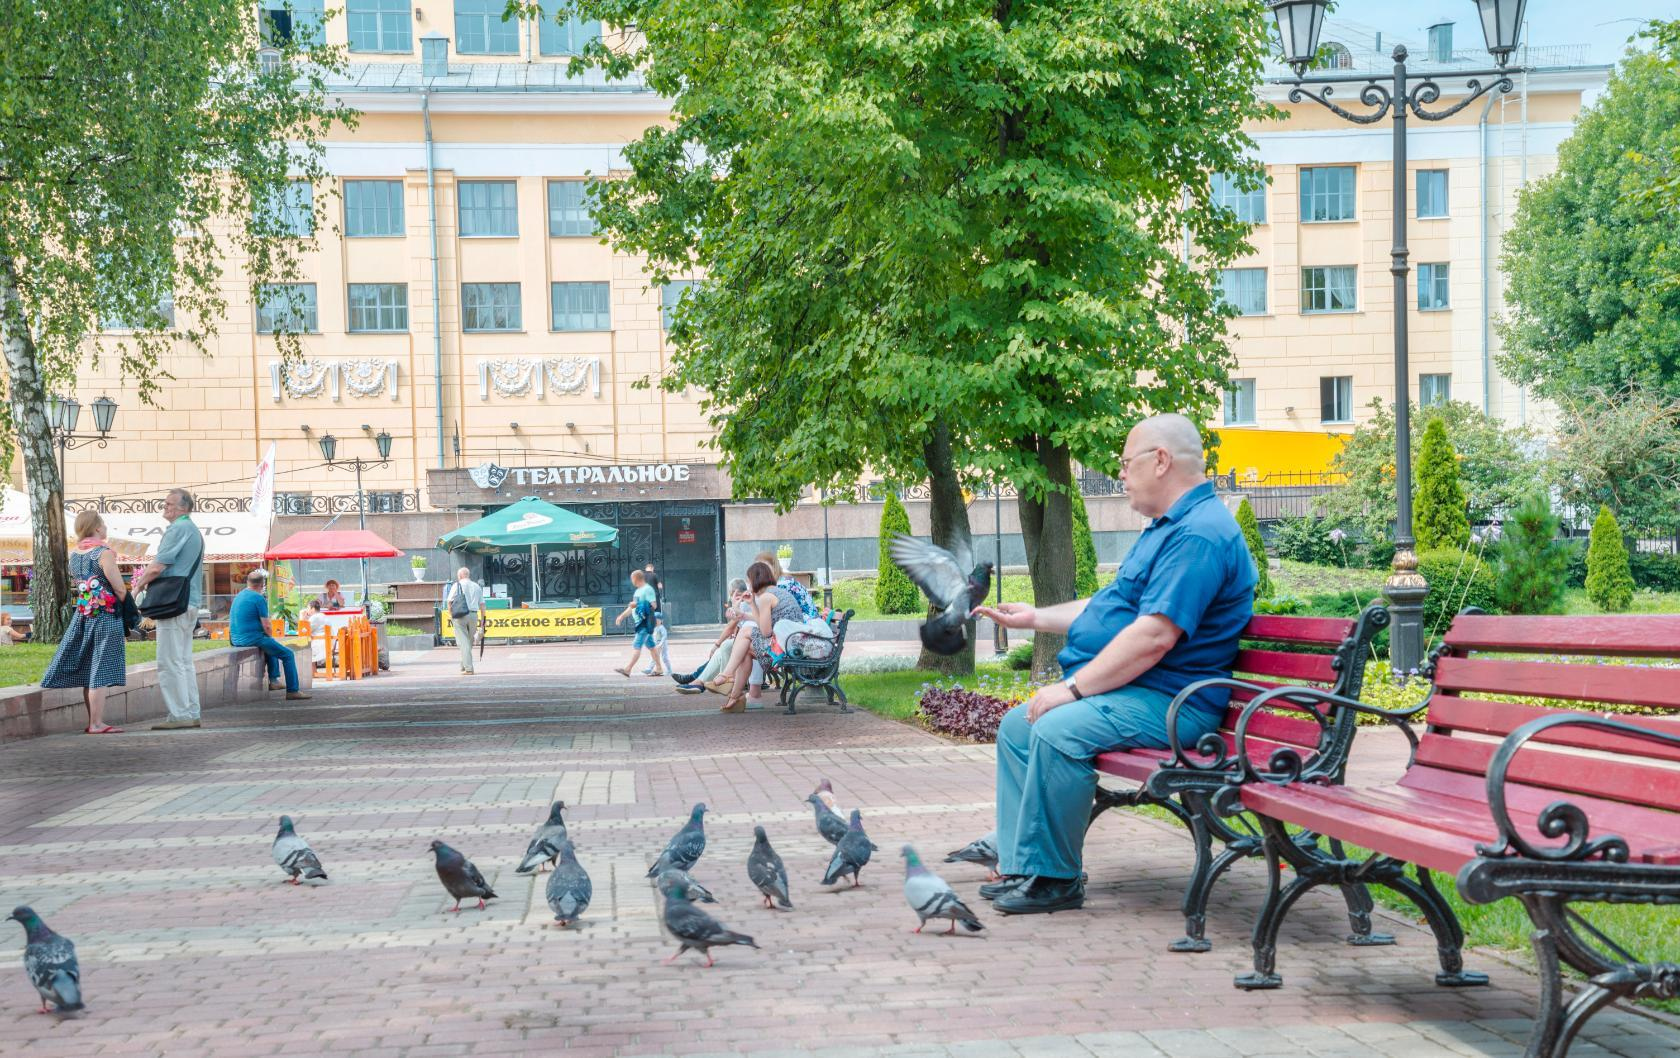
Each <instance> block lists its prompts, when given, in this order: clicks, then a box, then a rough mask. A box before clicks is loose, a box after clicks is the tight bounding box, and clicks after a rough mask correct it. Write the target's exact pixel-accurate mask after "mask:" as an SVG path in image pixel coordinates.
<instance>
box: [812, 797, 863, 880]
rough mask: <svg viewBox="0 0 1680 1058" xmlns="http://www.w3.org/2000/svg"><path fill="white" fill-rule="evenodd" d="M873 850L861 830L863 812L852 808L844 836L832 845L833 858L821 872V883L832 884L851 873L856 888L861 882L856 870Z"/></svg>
mask: <svg viewBox="0 0 1680 1058" xmlns="http://www.w3.org/2000/svg"><path fill="white" fill-rule="evenodd" d="M874 851H875V843H874V842H872V841H870V840H869V835H867V834H865V833H864V832H863V813H862V812H859V811H858V810H857V809H855V808H854V809H852V824H851V826H849V827H847V828H846V836H845V837H843V838H841V839H840V843H839V844H838V845H836V846H834V858H833V859H831V860H829V861H828V871H827V872H826V873H824V874H823V880H822V884H824V885H833V884H834V883H835V882H837V881H839V880H840V879H842V878H844V877H846V876H847V875H851V878H852V888H854V889H855V888H857V887H858V886H859V885H861V884H862V883H861V882H859V881H858V872H859V871H861V870H863V868H864V866H865V865H866V864H868V863H869V854H870V853H871V852H874Z"/></svg>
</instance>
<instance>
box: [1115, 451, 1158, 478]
mask: <svg viewBox="0 0 1680 1058" xmlns="http://www.w3.org/2000/svg"><path fill="white" fill-rule="evenodd" d="M1159 451H1161V446H1160V445H1156V446H1155V447H1153V448H1145V449H1144V450H1143V451H1141V452H1138V453H1137V454H1135V455H1129V456H1121V457H1120V473H1122V474H1124V473H1126V471H1128V470H1130V469H1131V466H1132V464H1133V463H1134V462H1136V461H1137V460H1139V459H1142V458H1143V457H1144V456H1152V455H1154V454H1155V453H1156V452H1159Z"/></svg>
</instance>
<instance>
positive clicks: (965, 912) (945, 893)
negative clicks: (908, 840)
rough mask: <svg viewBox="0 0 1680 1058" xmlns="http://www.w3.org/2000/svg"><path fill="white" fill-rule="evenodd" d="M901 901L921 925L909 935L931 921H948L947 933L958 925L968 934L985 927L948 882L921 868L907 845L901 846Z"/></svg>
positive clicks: (913, 850)
mask: <svg viewBox="0 0 1680 1058" xmlns="http://www.w3.org/2000/svg"><path fill="white" fill-rule="evenodd" d="M902 855H903V856H904V899H905V900H906V901H907V902H908V903H909V904H910V910H912V911H914V912H915V913H916V917H917V918H918V919H920V920H921V921H920V922H918V923H917V925H916V928H915V929H914V930H913V931H912V932H915V933H920V932H921V931H922V927H923V926H925V925H927V924H928V919H930V918H948V919H950V920H951V928H950V929H949V930H947V931H946V932H947V933H955V932H956V931H957V923H959V922H960V923H962V927H963V928H964V929H966V930H968V931H969V932H970V933H979V932H980V931H981V930H983V929H985V928H986V927H985V926H983V925H981V924H980V920H979V919H978V918H976V917H975V916H974V912H973V911H970V910H969V909H968V905H967V904H965V903H963V902H962V898H961V897H959V896H957V891H956V890H955V889H952V888H951V885H950V883H949V882H947V881H946V880H945V879H943V878H941V877H939V875H937V874H934V873H933V872H932V871H930V870H928V869H927V868H926V867H924V866H922V858H921V857H920V856H917V855H916V850H915V849H914V848H912V847H911V846H909V845H906V846H904V849H903V852H902Z"/></svg>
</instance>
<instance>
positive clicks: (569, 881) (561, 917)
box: [547, 802, 595, 926]
mask: <svg viewBox="0 0 1680 1058" xmlns="http://www.w3.org/2000/svg"><path fill="white" fill-rule="evenodd" d="M556 803H557V804H558V802H556ZM556 814H558V813H556ZM555 855H556V856H557V857H558V859H559V862H558V863H556V864H555V866H554V873H553V874H551V875H549V876H548V891H547V892H548V907H549V910H551V911H553V912H554V922H555V924H556V925H560V926H569V925H571V924H572V923H574V922H576V921H577V920H578V918H579V916H581V915H582V914H583V913H584V911H585V910H586V909H587V908H588V907H589V898H590V897H592V896H594V895H595V887H594V886H593V885H592V884H590V881H589V873H588V872H587V871H585V870H584V869H583V865H582V864H581V863H579V862H578V861H577V853H576V852H575V851H574V850H573V848H572V843H571V842H570V841H567V840H566V839H565V838H561V839H560V847H559V848H558V849H557V850H556V851H555Z"/></svg>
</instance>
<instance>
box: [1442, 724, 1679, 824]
mask: <svg viewBox="0 0 1680 1058" xmlns="http://www.w3.org/2000/svg"><path fill="white" fill-rule="evenodd" d="M1496 749H1498V743H1495V742H1478V741H1475V740H1472V739H1468V738H1453V737H1451V736H1448V735H1439V734H1435V733H1433V732H1431V733H1429V734H1426V735H1424V736H1423V738H1422V739H1421V740H1420V742H1419V745H1418V751H1417V758H1416V763H1417V764H1423V765H1428V766H1432V767H1437V768H1447V769H1450V770H1452V771H1460V772H1465V773H1468V774H1471V775H1486V774H1487V769H1488V763H1489V761H1491V760H1492V758H1493V754H1494V751H1495V750H1496ZM1506 776H1507V778H1508V780H1510V781H1513V782H1519V783H1524V784H1527V785H1529V786H1538V787H1542V788H1544V789H1548V790H1557V791H1558V792H1560V793H1569V794H1585V795H1587V796H1590V797H1600V798H1603V799H1604V800H1607V801H1624V802H1627V803H1629V804H1639V805H1647V806H1649V807H1651V808H1661V809H1667V810H1670V811H1672V810H1673V807H1674V806H1675V805H1680V768H1674V767H1669V766H1666V765H1663V764H1657V763H1646V762H1644V761H1641V760H1640V759H1638V758H1634V757H1626V756H1618V757H1611V756H1589V755H1587V754H1586V753H1581V752H1571V751H1564V750H1560V749H1556V748H1552V747H1550V746H1546V745H1544V744H1541V743H1531V744H1530V745H1528V746H1526V747H1524V749H1523V751H1522V752H1521V753H1519V754H1517V758H1516V760H1514V761H1512V762H1511V767H1510V770H1509V771H1507V772H1506ZM1675 826H1676V827H1677V828H1680V814H1676V816H1675Z"/></svg>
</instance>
